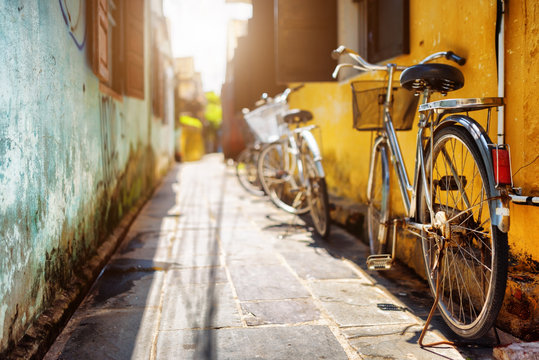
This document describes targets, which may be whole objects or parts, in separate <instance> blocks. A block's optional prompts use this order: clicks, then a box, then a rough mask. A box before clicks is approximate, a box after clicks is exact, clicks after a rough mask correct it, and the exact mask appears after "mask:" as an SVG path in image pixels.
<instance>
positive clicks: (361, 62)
mask: <svg viewBox="0 0 539 360" xmlns="http://www.w3.org/2000/svg"><path fill="white" fill-rule="evenodd" d="M344 54H348V55H349V56H350V57H351V58H352V59H354V60H355V61H356V62H357V64H339V65H337V66H336V67H335V70H334V71H333V74H332V76H333V78H337V75H338V74H339V71H340V70H341V69H342V68H345V67H351V68H353V69H355V70H358V71H388V69H389V68H390V67H393V68H394V69H395V70H397V71H403V70H405V69H406V68H408V66H400V65H395V64H387V65H375V64H371V63H369V62H367V61H366V60H365V59H363V58H362V57H361V55H359V54H358V53H357V52H355V51H354V50H351V49H348V48H346V47H345V46H342V45H341V46H339V47H338V48H337V49H335V50H333V51H332V52H331V57H332V58H333V59H336V60H337V59H339V57H341V56H342V55H344ZM441 57H445V58H446V59H448V60H451V61H454V62H456V63H457V64H459V65H464V64H465V63H466V59H465V58H463V57H461V56H458V55H457V54H455V53H454V52H453V51H442V52H437V53H434V54H431V55H429V56H427V57H426V58H425V59H423V60H422V61H421V62H419V63H420V64H424V63H427V62H430V61H432V60H435V59H438V58H441Z"/></svg>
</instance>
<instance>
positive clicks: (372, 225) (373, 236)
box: [367, 141, 390, 255]
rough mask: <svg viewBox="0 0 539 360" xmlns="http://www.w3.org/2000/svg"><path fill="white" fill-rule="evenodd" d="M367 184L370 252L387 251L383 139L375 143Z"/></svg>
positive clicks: (386, 169)
mask: <svg viewBox="0 0 539 360" xmlns="http://www.w3.org/2000/svg"><path fill="white" fill-rule="evenodd" d="M375 144H376V145H375V147H374V148H373V150H372V151H373V155H372V158H371V164H370V170H369V171H370V172H369V184H368V186H367V204H368V211H367V233H368V237H369V247H370V251H371V254H373V255H377V254H386V253H387V233H388V231H387V230H388V226H387V223H388V221H389V216H390V198H389V191H390V183H389V161H388V154H389V148H388V146H387V143H385V142H384V141H382V142H379V143H375Z"/></svg>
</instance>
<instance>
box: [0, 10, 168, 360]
mask: <svg viewBox="0 0 539 360" xmlns="http://www.w3.org/2000/svg"><path fill="white" fill-rule="evenodd" d="M62 3H64V2H62V1H60V2H58V1H35V0H28V1H24V0H20V1H11V0H3V1H0V24H1V27H0V29H1V30H0V31H1V32H0V94H1V96H0V204H1V206H0V241H1V244H0V353H2V351H3V350H5V349H6V348H7V347H8V346H9V345H10V344H12V343H13V341H15V340H16V339H18V338H19V337H20V336H21V335H22V334H23V333H24V331H25V330H26V328H27V327H28V325H29V324H30V323H31V322H32V321H33V320H34V319H35V318H36V317H37V316H38V315H39V314H40V313H41V312H42V311H43V309H44V308H45V307H46V306H47V305H48V304H49V303H50V302H51V300H52V299H53V297H54V295H55V293H56V292H57V291H58V290H59V289H61V288H62V287H63V286H65V285H66V284H67V283H68V281H69V279H70V278H71V277H72V275H73V273H76V272H77V271H79V270H80V268H81V266H82V265H83V264H84V263H85V262H86V261H87V260H88V259H89V258H90V257H91V256H92V255H93V254H95V252H96V249H97V247H98V246H99V244H100V243H101V242H102V241H103V240H104V238H105V236H106V235H107V233H109V232H110V230H111V229H113V228H114V226H115V225H117V224H118V222H119V220H120V219H121V218H122V215H124V214H125V213H126V212H127V211H128V210H129V209H130V207H131V206H132V205H133V204H135V202H136V201H137V200H139V199H140V198H141V197H142V196H144V195H145V194H147V193H148V192H150V191H151V190H152V188H153V187H154V186H155V184H156V181H157V179H158V178H159V177H160V176H161V175H162V174H163V172H164V171H165V170H166V169H167V167H168V166H169V164H170V161H171V157H172V144H173V141H172V138H171V136H172V134H173V129H172V124H171V123H170V124H167V125H165V124H163V122H162V121H161V120H160V119H152V115H151V100H150V93H149V88H150V87H149V84H150V73H151V71H150V69H149V63H150V61H149V59H148V54H150V47H149V35H148V34H149V29H150V27H149V21H145V54H146V59H145V84H146V94H145V95H146V96H145V100H136V99H131V98H126V97H124V98H123V101H117V100H112V99H111V98H109V97H108V96H106V95H104V94H102V93H100V91H99V82H98V80H97V78H96V77H95V76H94V74H93V73H92V71H91V69H90V67H89V64H88V60H87V55H86V42H85V39H86V38H85V34H84V33H85V25H86V24H85V16H84V3H85V2H84V1H71V2H70V1H67V3H69V4H70V5H71V7H70V8H69V9H68V10H69V11H71V12H72V14H71V16H72V17H71V20H72V23H71V25H72V28H71V29H70V27H68V26H67V25H66V22H65V20H64V14H65V12H66V11H67V10H66V9H62V5H61V4H62ZM147 3H148V2H147ZM79 6H80V7H81V9H79ZM148 8H149V6H148V5H146V10H147V11H146V20H148V18H149V15H148ZM79 11H80V12H79ZM74 15H75V16H79V15H80V18H78V20H77V18H76V17H73V16H74ZM167 134H168V135H167ZM163 136H166V138H163ZM169 137H170V138H169Z"/></svg>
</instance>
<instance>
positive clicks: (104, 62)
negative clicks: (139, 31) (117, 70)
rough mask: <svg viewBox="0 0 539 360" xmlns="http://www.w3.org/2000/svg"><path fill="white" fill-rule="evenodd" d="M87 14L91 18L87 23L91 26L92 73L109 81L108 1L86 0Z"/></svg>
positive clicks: (104, 80) (100, 78)
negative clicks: (87, 0)
mask: <svg viewBox="0 0 539 360" xmlns="http://www.w3.org/2000/svg"><path fill="white" fill-rule="evenodd" d="M88 5H89V10H90V12H89V14H91V18H90V21H89V23H88V24H89V25H90V27H91V31H90V34H91V46H90V49H91V54H90V59H91V61H90V62H91V64H92V70H93V72H94V74H95V75H96V76H97V77H98V78H99V80H101V81H103V82H108V81H109V69H110V67H109V53H108V47H109V46H108V36H109V20H108V17H107V13H108V1H107V0H93V1H89V2H88Z"/></svg>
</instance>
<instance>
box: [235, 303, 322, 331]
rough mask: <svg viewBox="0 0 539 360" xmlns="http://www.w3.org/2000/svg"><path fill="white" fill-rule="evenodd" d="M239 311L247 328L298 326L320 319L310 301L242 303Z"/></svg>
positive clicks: (317, 311) (318, 313)
mask: <svg viewBox="0 0 539 360" xmlns="http://www.w3.org/2000/svg"><path fill="white" fill-rule="evenodd" d="M241 309H242V311H243V314H244V318H245V322H246V323H247V325H249V326H254V325H267V324H298V323H304V322H308V321H315V320H319V319H320V311H319V310H318V308H317V307H316V305H315V304H314V301H313V300H312V299H294V300H277V301H257V302H242V303H241Z"/></svg>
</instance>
